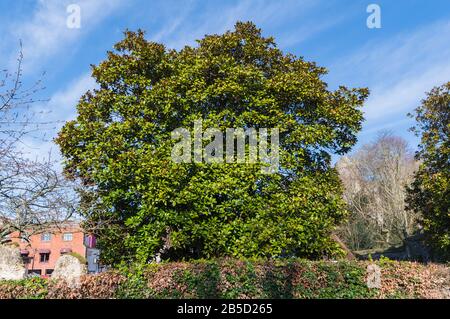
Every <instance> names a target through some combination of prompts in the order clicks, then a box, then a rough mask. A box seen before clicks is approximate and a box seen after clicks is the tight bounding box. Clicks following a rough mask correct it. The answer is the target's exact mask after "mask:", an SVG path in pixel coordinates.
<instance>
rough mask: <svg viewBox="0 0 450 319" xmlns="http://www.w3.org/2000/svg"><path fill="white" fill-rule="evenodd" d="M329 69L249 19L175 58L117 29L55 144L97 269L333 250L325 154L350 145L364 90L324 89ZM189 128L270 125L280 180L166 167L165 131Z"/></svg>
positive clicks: (335, 185) (246, 170)
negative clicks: (76, 192) (92, 84)
mask: <svg viewBox="0 0 450 319" xmlns="http://www.w3.org/2000/svg"><path fill="white" fill-rule="evenodd" d="M325 73H326V70H325V69H324V68H322V67H318V66H316V64H315V63H312V62H306V61H304V60H303V59H302V58H297V57H295V56H293V55H291V54H283V52H281V51H280V50H279V49H277V48H276V45H275V42H274V40H273V38H265V37H262V36H261V31H260V30H259V29H257V28H256V27H255V25H253V24H252V23H237V24H236V27H235V30H234V31H232V32H231V31H230V32H226V33H225V34H222V35H207V36H205V37H204V38H203V39H201V40H198V45H197V46H196V47H190V46H186V47H185V48H184V49H182V50H181V51H174V50H167V49H166V48H165V47H164V46H163V45H162V44H158V43H154V42H149V41H147V40H145V38H144V34H143V32H141V31H138V32H137V33H134V32H126V33H125V39H124V40H122V41H120V42H119V43H117V44H116V45H115V51H114V52H108V58H107V59H106V60H105V61H104V62H102V63H100V65H98V66H94V67H93V76H94V78H95V79H96V81H97V82H98V84H99V89H96V90H94V91H89V92H87V93H86V94H85V95H84V96H83V97H82V98H81V99H80V101H79V104H78V106H77V109H78V117H77V119H76V120H74V121H71V122H68V123H67V124H66V125H65V126H64V127H63V129H62V130H61V131H60V133H59V136H58V138H57V143H58V144H59V145H60V147H61V151H62V154H63V156H64V157H65V160H66V162H65V163H66V166H65V171H66V173H67V174H68V175H70V176H72V177H73V178H77V179H80V180H81V181H82V182H83V184H84V186H85V187H84V189H83V192H82V196H83V198H84V202H83V205H82V206H81V207H82V212H83V213H84V215H85V217H86V225H88V226H90V227H92V229H95V230H96V232H97V234H98V235H99V245H100V247H101V248H103V249H104V251H106V254H105V255H103V257H104V259H105V262H107V263H111V264H114V263H118V262H120V261H122V260H138V261H141V262H147V261H149V260H151V259H153V258H155V256H158V255H159V256H160V257H161V258H162V259H168V258H171V259H179V258H201V257H205V258H208V257H214V256H267V257H272V256H292V255H295V256H303V257H312V258H315V257H316V258H317V257H320V256H322V255H323V254H333V253H335V252H337V251H338V250H339V249H338V245H337V244H336V243H335V242H334V241H333V240H332V239H331V238H330V233H331V231H332V230H333V229H334V228H335V226H336V225H337V224H338V223H339V221H341V220H342V218H343V217H344V216H345V215H346V210H345V208H344V207H345V205H344V202H343V201H342V198H341V195H342V193H341V184H340V181H339V178H338V175H337V173H336V171H335V170H334V169H333V168H332V167H331V164H330V154H331V153H337V154H344V153H346V152H347V151H349V149H350V148H351V147H352V145H353V144H354V143H355V141H356V136H355V135H356V133H357V132H358V131H359V130H360V128H361V121H362V113H361V111H360V110H359V108H360V107H361V106H362V104H363V102H364V100H365V99H366V97H367V95H368V90H367V89H347V88H345V87H340V88H339V89H338V90H337V91H329V90H327V85H326V83H324V82H323V81H322V80H321V77H322V76H323V75H324V74H325ZM197 119H202V120H203V129H206V128H208V127H219V128H220V129H221V130H222V131H225V128H249V127H252V128H256V129H258V128H264V127H265V128H273V127H278V128H279V131H280V164H281V170H280V172H279V173H277V174H271V175H267V174H262V173H261V164H252V165H249V164H231V163H230V164H205V163H189V164H184V163H182V164H178V163H174V162H173V161H171V157H170V155H171V150H172V146H173V143H174V142H173V141H171V131H172V130H174V129H176V128H179V127H186V128H192V126H193V122H194V120H197Z"/></svg>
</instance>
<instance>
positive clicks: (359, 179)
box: [336, 132, 418, 250]
mask: <svg viewBox="0 0 450 319" xmlns="http://www.w3.org/2000/svg"><path fill="white" fill-rule="evenodd" d="M417 166H418V165H417V163H416V162H415V160H414V155H413V153H412V152H411V151H410V150H409V148H408V145H407V142H406V141H405V140H403V139H402V138H400V137H397V136H393V135H391V134H390V133H386V132H385V133H381V134H380V135H379V137H378V139H377V140H376V141H375V142H374V143H370V144H367V145H364V146H363V147H362V148H361V149H360V150H359V151H358V152H356V153H355V154H354V155H352V156H349V157H343V158H341V160H340V161H339V162H338V163H337V165H336V167H337V169H338V171H339V174H340V176H341V179H342V182H343V184H344V187H345V193H344V197H345V200H346V201H347V203H348V206H349V210H350V212H351V215H350V218H349V222H348V223H347V224H346V225H345V226H344V227H343V228H342V229H341V230H340V236H341V237H342V238H343V239H344V240H345V241H346V243H347V244H348V245H349V247H350V248H352V249H353V250H360V249H371V248H386V247H389V246H396V245H399V244H401V243H402V242H403V240H404V239H405V238H406V237H408V236H410V235H411V234H412V233H413V232H414V231H415V230H416V228H417V219H418V216H417V215H416V214H414V213H412V212H411V211H407V210H406V209H405V196H406V193H405V186H406V185H409V184H410V183H411V181H412V178H413V173H414V171H415V170H416V168H417Z"/></svg>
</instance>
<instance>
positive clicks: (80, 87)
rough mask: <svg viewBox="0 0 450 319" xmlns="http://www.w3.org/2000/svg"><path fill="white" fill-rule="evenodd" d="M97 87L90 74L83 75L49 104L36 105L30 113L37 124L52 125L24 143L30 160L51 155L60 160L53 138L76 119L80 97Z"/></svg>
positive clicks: (58, 93) (63, 89)
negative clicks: (67, 122)
mask: <svg viewBox="0 0 450 319" xmlns="http://www.w3.org/2000/svg"><path fill="white" fill-rule="evenodd" d="M95 87H97V84H96V82H95V80H94V79H93V78H92V77H91V76H90V73H86V74H83V75H82V76H80V77H79V78H77V79H75V80H73V81H72V82H71V83H69V84H68V85H66V86H65V87H63V88H62V89H61V90H59V91H57V92H55V93H54V94H53V95H52V96H51V98H50V99H49V101H48V102H45V103H40V104H37V105H34V107H33V108H32V109H31V110H30V113H34V114H35V118H34V121H35V122H41V123H42V122H44V123H50V124H45V125H41V126H40V133H39V134H37V135H36V134H31V135H30V136H29V137H28V138H27V139H25V140H24V142H23V147H22V151H23V152H24V153H25V154H26V155H27V157H28V158H30V159H36V158H38V159H41V158H43V157H47V156H48V154H49V153H51V154H52V155H53V157H54V158H59V156H60V155H59V150H58V147H57V146H56V145H55V144H54V143H53V140H52V139H53V138H54V137H55V136H56V134H57V132H58V131H59V130H60V129H61V127H62V126H63V125H64V123H65V122H66V121H69V120H73V119H75V117H76V108H75V106H76V105H77V103H78V101H79V99H80V97H81V96H82V95H83V94H84V93H85V92H87V91H88V90H90V89H93V88H95Z"/></svg>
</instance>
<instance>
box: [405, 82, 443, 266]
mask: <svg viewBox="0 0 450 319" xmlns="http://www.w3.org/2000/svg"><path fill="white" fill-rule="evenodd" d="M415 118H416V121H417V124H416V126H415V127H414V128H413V129H412V130H413V131H414V132H415V133H416V134H417V135H418V136H420V137H421V140H420V144H419V150H418V151H417V153H416V158H417V159H418V160H420V161H421V164H420V167H419V170H418V171H417V174H416V175H415V180H414V183H413V185H412V187H410V188H409V190H408V192H409V194H408V199H407V200H408V204H409V208H410V209H412V210H414V211H416V212H419V213H421V214H423V223H424V229H425V232H426V235H427V238H428V242H429V243H430V245H431V246H433V247H434V249H435V253H436V254H437V256H439V255H440V257H442V258H447V259H448V258H450V139H449V135H450V82H448V83H446V84H444V85H442V86H440V87H436V88H434V89H433V90H431V92H429V93H428V94H427V98H426V99H425V100H423V101H422V104H421V105H420V106H419V107H418V108H416V115H415Z"/></svg>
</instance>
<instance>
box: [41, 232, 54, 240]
mask: <svg viewBox="0 0 450 319" xmlns="http://www.w3.org/2000/svg"><path fill="white" fill-rule="evenodd" d="M50 240H52V234H50V233H45V234H42V235H41V241H50Z"/></svg>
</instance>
